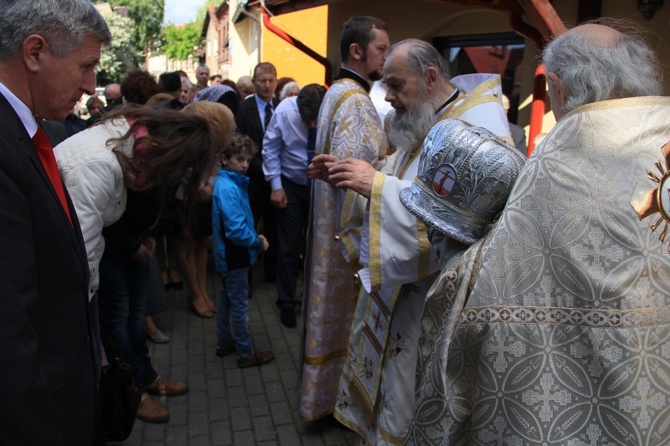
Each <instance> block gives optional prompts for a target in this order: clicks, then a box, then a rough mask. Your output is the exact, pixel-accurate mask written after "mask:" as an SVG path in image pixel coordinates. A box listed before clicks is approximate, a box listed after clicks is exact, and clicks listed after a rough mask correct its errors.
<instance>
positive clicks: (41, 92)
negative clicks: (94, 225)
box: [0, 0, 111, 446]
mask: <svg viewBox="0 0 670 446" xmlns="http://www.w3.org/2000/svg"><path fill="white" fill-rule="evenodd" d="M110 40H111V34H110V33H109V29H108V28H107V25H106V23H105V21H104V19H103V18H102V17H101V16H100V14H99V13H98V11H97V10H96V9H95V7H94V6H93V5H92V4H91V2H89V1H88V0H31V1H27V0H13V1H10V0H0V122H1V123H2V132H0V190H2V198H1V199H0V252H2V256H1V257H0V290H1V291H0V292H1V293H2V294H0V339H2V342H0V414H2V417H0V444H3V445H5V444H6V445H38V444H39V445H62V446H65V445H67V446H72V445H81V446H89V445H91V443H92V442H93V436H94V435H93V431H94V423H95V413H96V380H97V376H96V375H95V372H94V365H95V362H94V361H95V358H94V354H93V351H92V345H91V336H90V321H89V312H88V309H89V302H88V280H89V271H88V264H87V260H86V251H85V248H84V241H83V238H82V235H81V230H80V229H79V223H78V221H77V216H76V213H75V210H74V207H73V206H72V202H71V201H70V198H69V196H68V194H67V191H66V190H65V189H64V186H63V184H62V181H61V180H60V176H59V175H58V169H57V166H56V162H55V159H54V157H53V153H52V151H51V150H50V145H49V142H48V139H47V138H46V137H45V136H44V133H43V132H42V131H41V130H39V129H38V125H37V121H36V118H38V119H42V118H43V119H56V120H62V119H64V118H65V117H66V116H67V114H68V112H69V111H70V110H71V109H72V107H73V106H74V104H75V102H76V101H77V100H78V99H79V98H80V96H81V95H82V93H83V92H86V93H89V94H93V93H94V90H95V72H94V69H95V66H96V64H97V63H98V61H99V59H100V47H101V45H102V44H108V43H109V42H110ZM33 137H34V142H33ZM54 169H55V170H54Z"/></svg>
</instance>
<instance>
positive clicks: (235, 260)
mask: <svg viewBox="0 0 670 446" xmlns="http://www.w3.org/2000/svg"><path fill="white" fill-rule="evenodd" d="M248 185H249V178H248V177H245V176H244V175H240V174H238V173H236V172H233V171H231V170H226V169H219V174H218V176H217V178H216V182H215V183H214V192H213V195H212V227H213V233H214V234H213V235H214V250H215V259H216V271H217V272H218V273H219V274H223V273H227V272H228V271H231V270H234V269H241V268H247V267H249V266H251V265H253V264H254V263H256V260H257V258H258V251H259V249H260V247H261V241H260V239H259V238H258V235H257V234H256V229H255V227H254V217H253V215H252V214H251V207H250V206H249V193H248V192H247V188H248Z"/></svg>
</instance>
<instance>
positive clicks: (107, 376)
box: [100, 323, 142, 442]
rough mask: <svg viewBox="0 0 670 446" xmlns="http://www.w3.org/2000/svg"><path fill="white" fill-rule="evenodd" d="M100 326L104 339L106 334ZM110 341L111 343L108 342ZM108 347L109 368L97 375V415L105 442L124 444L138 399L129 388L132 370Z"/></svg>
mask: <svg viewBox="0 0 670 446" xmlns="http://www.w3.org/2000/svg"><path fill="white" fill-rule="evenodd" d="M102 325H103V333H104V334H105V335H106V336H107V338H108V339H110V338H111V337H110V336H109V332H108V331H107V329H106V327H104V323H103V324H102ZM110 340H111V339H110ZM110 345H112V348H111V349H110V350H112V352H111V353H112V355H111V357H110V358H109V364H107V365H106V366H104V367H103V368H102V371H101V373H100V413H101V418H102V423H101V424H102V429H103V433H104V436H105V441H111V442H115V441H124V440H125V439H126V438H128V437H129V436H130V434H131V432H132V431H133V426H134V425H135V415H136V413H137V408H138V407H139V405H140V400H141V399H142V395H140V392H138V391H137V389H136V388H135V386H134V385H133V368H132V366H130V364H128V363H126V362H123V360H122V359H121V355H120V354H119V352H118V351H117V349H116V348H115V347H114V346H113V344H111V343H110Z"/></svg>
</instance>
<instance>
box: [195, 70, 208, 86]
mask: <svg viewBox="0 0 670 446" xmlns="http://www.w3.org/2000/svg"><path fill="white" fill-rule="evenodd" d="M195 78H196V79H197V80H198V84H200V85H202V86H203V87H206V86H207V84H208V83H209V68H207V67H198V69H197V70H196V71H195Z"/></svg>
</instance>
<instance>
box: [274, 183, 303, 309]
mask: <svg viewBox="0 0 670 446" xmlns="http://www.w3.org/2000/svg"><path fill="white" fill-rule="evenodd" d="M282 186H283V187H284V191H285V192H286V199H287V202H288V204H287V206H286V207H285V208H284V209H277V208H275V209H274V211H275V218H276V221H277V306H278V307H279V308H293V307H295V305H296V300H295V290H296V286H297V282H298V273H299V272H300V252H301V248H302V246H303V243H304V241H305V226H306V225H307V218H308V215H309V186H301V185H300V184H297V183H294V182H293V181H291V180H289V179H287V178H286V177H284V176H282Z"/></svg>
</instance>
